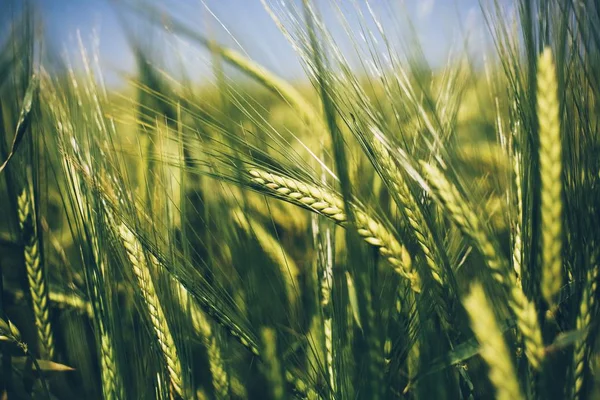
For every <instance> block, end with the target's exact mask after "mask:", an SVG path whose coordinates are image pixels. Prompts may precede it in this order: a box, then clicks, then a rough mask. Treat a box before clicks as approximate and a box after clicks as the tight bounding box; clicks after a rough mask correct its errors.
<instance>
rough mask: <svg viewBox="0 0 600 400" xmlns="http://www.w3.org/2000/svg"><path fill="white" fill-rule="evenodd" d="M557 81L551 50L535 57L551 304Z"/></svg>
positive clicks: (556, 263)
mask: <svg viewBox="0 0 600 400" xmlns="http://www.w3.org/2000/svg"><path fill="white" fill-rule="evenodd" d="M557 94H558V85H557V81H556V71H555V68H554V62H553V60H552V52H551V50H550V49H549V48H546V49H545V50H544V52H543V53H542V55H541V56H540V58H539V60H538V72H537V115H538V120H539V136H540V176H541V182H542V191H541V216H542V284H541V289H542V295H543V296H544V298H545V300H546V302H547V303H548V305H549V306H550V307H552V306H553V305H554V301H555V298H556V295H557V294H558V293H559V291H560V287H561V285H562V254H561V253H562V238H561V234H562V197H561V196H562V194H561V193H562V180H561V175H562V156H561V151H562V146H561V138H560V119H559V103H558V97H557Z"/></svg>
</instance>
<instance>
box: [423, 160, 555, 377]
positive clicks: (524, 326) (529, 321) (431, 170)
mask: <svg viewBox="0 0 600 400" xmlns="http://www.w3.org/2000/svg"><path fill="white" fill-rule="evenodd" d="M421 166H422V167H423V171H424V173H425V175H426V178H427V181H428V182H429V184H430V185H431V186H432V188H433V190H434V192H435V193H434V194H435V195H436V196H437V197H438V199H439V200H440V203H441V204H442V205H443V207H444V208H445V209H446V211H447V212H448V215H449V216H450V218H451V219H452V220H453V221H454V223H455V224H456V225H457V226H458V227H459V228H460V229H461V231H462V232H463V233H464V234H465V235H466V236H468V237H470V238H471V239H472V240H473V241H474V242H475V244H476V245H477V247H478V248H479V251H480V252H481V254H482V255H483V257H484V259H485V261H486V265H487V266H488V268H489V269H490V273H491V276H492V278H493V279H494V280H495V281H496V282H497V283H498V284H500V285H501V287H502V288H503V289H504V290H506V291H507V293H508V296H509V305H510V308H511V310H512V311H513V313H514V314H515V316H516V317H517V326H518V327H519V330H520V331H521V333H522V334H523V340H524V342H525V350H526V354H527V357H528V359H529V362H530V363H531V366H532V367H533V368H534V369H537V368H539V366H540V364H541V361H542V359H543V357H544V346H543V342H542V333H541V328H540V325H539V322H538V320H537V312H536V309H535V305H534V304H533V303H532V302H531V301H530V300H529V299H527V297H526V296H525V294H524V293H523V289H522V288H521V287H520V286H519V285H518V284H517V282H516V278H515V276H514V274H511V273H509V270H508V264H507V262H506V260H504V258H503V257H502V256H501V255H500V254H499V252H498V251H497V250H496V249H497V245H496V244H495V243H494V242H493V241H492V239H491V238H490V236H489V234H488V233H487V232H486V230H485V228H484V226H483V224H482V223H481V222H480V220H479V218H478V217H477V214H476V213H475V211H474V210H473V209H472V208H470V207H469V206H468V203H467V201H466V199H464V198H463V197H462V195H461V194H460V193H459V192H458V190H457V188H456V186H454V185H453V184H452V183H450V181H449V180H448V179H447V178H446V177H445V175H444V174H443V173H442V171H441V170H440V169H439V168H438V167H436V166H434V165H432V164H429V163H427V162H424V161H423V162H421Z"/></svg>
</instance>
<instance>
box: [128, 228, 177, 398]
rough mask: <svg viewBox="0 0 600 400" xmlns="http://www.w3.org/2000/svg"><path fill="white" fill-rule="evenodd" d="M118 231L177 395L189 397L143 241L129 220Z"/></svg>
mask: <svg viewBox="0 0 600 400" xmlns="http://www.w3.org/2000/svg"><path fill="white" fill-rule="evenodd" d="M118 232H119V235H120V237H121V240H122V242H123V245H124V247H125V250H126V251H127V257H128V258H129V261H130V262H131V267H132V270H133V274H134V275H135V277H136V280H137V283H138V286H139V288H140V291H141V293H142V297H143V299H144V303H145V304H146V307H147V311H148V315H149V316H150V321H151V323H152V328H153V329H154V333H155V334H156V337H157V339H158V344H159V346H160V349H161V351H162V353H163V356H164V358H165V362H166V364H167V371H168V374H169V379H170V384H171V386H172V389H173V391H174V392H175V393H177V395H179V396H181V397H184V398H185V394H184V389H183V379H182V372H181V365H180V362H179V357H178V355H177V348H176V347H175V341H174V340H173V337H172V336H171V331H170V330H169V325H168V324H167V318H166V317H165V314H164V311H163V308H162V305H161V303H160V300H159V298H158V295H157V293H156V289H155V287H154V282H153V281H152V276H151V274H150V269H149V267H148V264H147V262H146V257H145V254H144V251H143V250H142V245H141V243H140V242H139V240H138V239H137V238H136V236H135V235H134V234H133V233H132V232H131V230H130V229H129V228H128V227H127V226H126V225H125V224H121V225H119V228H118ZM152 258H153V256H151V259H152ZM156 264H158V262H156Z"/></svg>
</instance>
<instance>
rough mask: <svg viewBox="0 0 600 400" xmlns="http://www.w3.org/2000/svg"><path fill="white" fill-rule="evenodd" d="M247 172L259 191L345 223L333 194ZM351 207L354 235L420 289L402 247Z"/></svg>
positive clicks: (341, 204)
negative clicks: (372, 247)
mask: <svg viewBox="0 0 600 400" xmlns="http://www.w3.org/2000/svg"><path fill="white" fill-rule="evenodd" d="M248 174H249V175H250V181H251V182H252V183H253V184H254V186H255V187H258V188H259V189H261V191H262V192H267V193H269V194H272V195H275V196H276V197H279V198H283V199H285V200H286V201H289V202H291V203H294V204H298V205H301V206H303V207H306V208H308V209H310V210H311V211H313V212H316V213H318V214H321V215H323V216H325V217H327V218H329V219H331V220H333V221H334V222H335V223H337V224H340V225H342V226H345V225H346V223H347V222H348V221H347V220H348V217H347V215H346V213H345V211H344V202H343V200H342V199H341V198H340V196H339V195H337V194H336V193H333V192H331V191H329V190H326V189H321V188H319V187H317V186H315V185H312V184H307V183H304V182H300V181H298V180H296V179H293V178H289V177H286V176H283V175H277V174H273V173H270V172H267V171H264V170H259V169H251V170H249V171H248ZM352 207H353V210H352V211H353V214H354V216H355V218H356V229H357V232H358V234H359V235H360V236H361V237H362V238H363V240H364V241H365V242H367V243H369V244H370V245H372V246H374V247H376V248H377V249H378V250H379V254H381V256H382V257H384V258H385V259H386V260H387V261H388V262H389V263H390V264H391V265H392V267H393V268H394V271H396V272H397V273H398V274H399V275H400V276H402V277H403V278H405V279H407V280H408V281H409V283H410V286H411V288H412V290H413V291H415V292H420V290H421V282H420V279H419V276H418V275H417V273H416V271H415V270H414V268H413V266H412V260H411V257H410V254H409V253H408V251H407V250H406V248H405V247H404V246H402V245H401V244H400V243H399V242H398V241H397V240H396V238H395V237H394V236H393V235H392V234H391V233H390V232H389V230H387V228H386V227H385V226H384V225H383V224H382V223H381V222H379V221H377V220H376V219H374V218H371V217H369V216H368V215H367V214H366V213H365V212H364V211H362V210H361V209H360V208H359V207H358V206H356V205H352Z"/></svg>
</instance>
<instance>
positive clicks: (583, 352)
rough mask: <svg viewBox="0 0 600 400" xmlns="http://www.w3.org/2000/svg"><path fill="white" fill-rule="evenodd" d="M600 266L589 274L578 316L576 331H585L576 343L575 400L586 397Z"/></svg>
mask: <svg viewBox="0 0 600 400" xmlns="http://www.w3.org/2000/svg"><path fill="white" fill-rule="evenodd" d="M598 268H599V267H598V265H593V266H592V267H591V268H590V269H589V270H588V274H587V280H586V283H585V289H584V290H583V295H582V296H581V303H580V305H579V314H578V315H577V321H576V329H577V330H580V331H585V332H586V334H585V335H584V337H583V338H581V339H579V340H577V341H576V342H575V348H574V350H573V361H572V367H571V370H572V372H571V373H572V374H573V386H572V388H573V393H572V397H571V398H573V399H577V400H578V399H580V398H582V397H583V395H584V388H585V385H584V378H585V363H586V361H587V358H588V355H589V347H590V334H589V329H590V325H591V323H592V314H593V312H594V309H595V308H596V302H597V301H598V299H597V298H596V294H597V293H598Z"/></svg>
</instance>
